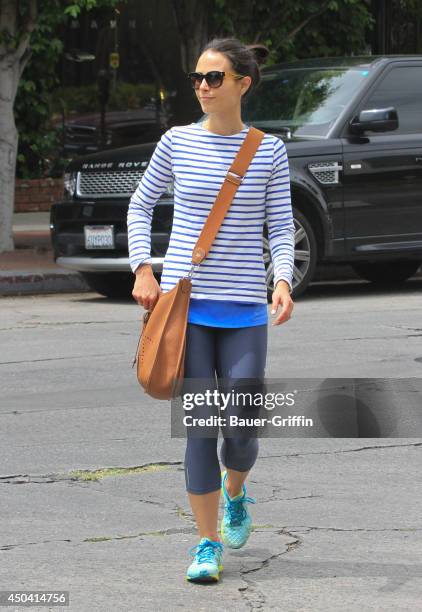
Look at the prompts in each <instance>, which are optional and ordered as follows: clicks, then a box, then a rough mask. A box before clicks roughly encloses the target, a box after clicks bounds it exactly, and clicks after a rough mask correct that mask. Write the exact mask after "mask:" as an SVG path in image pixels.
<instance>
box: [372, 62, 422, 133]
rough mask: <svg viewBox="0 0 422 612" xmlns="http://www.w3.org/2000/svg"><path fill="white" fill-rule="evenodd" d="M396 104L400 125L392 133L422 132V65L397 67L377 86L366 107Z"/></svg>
mask: <svg viewBox="0 0 422 612" xmlns="http://www.w3.org/2000/svg"><path fill="white" fill-rule="evenodd" d="M385 106H394V108H395V109H396V111H397V115H398V118H399V127H398V129H397V130H392V132H391V133H392V134H410V133H414V132H420V133H422V66H409V67H404V66H403V67H396V68H393V69H392V70H390V72H389V73H388V74H387V75H386V76H385V78H384V79H383V80H382V82H381V83H380V84H379V85H378V86H377V88H376V90H375V91H374V93H373V94H371V96H370V98H369V99H368V100H367V101H366V102H365V104H364V108H368V109H369V108H383V107H385Z"/></svg>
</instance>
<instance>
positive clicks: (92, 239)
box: [84, 225, 115, 249]
mask: <svg viewBox="0 0 422 612" xmlns="http://www.w3.org/2000/svg"><path fill="white" fill-rule="evenodd" d="M84 232H85V248H86V249H114V248H115V247H114V225H85V227H84Z"/></svg>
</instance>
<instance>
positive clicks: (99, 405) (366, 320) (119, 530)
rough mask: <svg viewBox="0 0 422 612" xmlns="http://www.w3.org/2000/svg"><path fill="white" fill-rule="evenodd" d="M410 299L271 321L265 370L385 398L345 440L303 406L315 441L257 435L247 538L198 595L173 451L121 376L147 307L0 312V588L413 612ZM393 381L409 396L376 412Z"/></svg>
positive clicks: (153, 600) (343, 288) (416, 351)
mask: <svg viewBox="0 0 422 612" xmlns="http://www.w3.org/2000/svg"><path fill="white" fill-rule="evenodd" d="M421 293H422V280H421V279H415V280H412V281H409V282H408V283H407V284H406V285H405V286H404V287H403V288H401V289H400V290H390V291H388V290H384V291H380V290H374V289H373V288H371V286H370V285H369V284H368V283H365V282H359V281H357V282H346V283H337V284H336V283H331V284H320V285H314V286H312V287H311V288H310V289H309V290H308V292H307V293H306V295H305V296H303V297H302V298H299V299H298V300H297V301H296V303H295V308H294V311H293V317H292V319H291V320H290V321H289V322H288V323H286V324H284V325H281V326H279V327H271V326H269V348H268V360H267V372H266V374H267V377H270V378H274V379H277V378H280V377H285V378H286V379H289V378H300V377H307V378H315V379H321V381H323V382H325V383H326V382H327V381H330V380H331V379H333V378H336V377H338V378H341V379H348V380H351V379H354V380H355V381H356V380H357V381H359V380H360V379H368V378H369V377H370V378H371V379H374V384H375V387H374V388H375V389H376V391H377V393H375V394H374V395H373V398H375V399H377V398H378V399H379V397H378V396H379V394H380V393H381V395H380V397H381V403H379V402H378V404H376V405H375V404H374V407H373V410H372V414H371V418H370V419H369V418H362V416H363V415H362V414H359V407H356V405H355V411H356V412H355V413H353V408H351V409H349V412H347V413H346V412H344V413H342V412H340V414H344V415H345V416H346V417H347V419H349V420H347V419H346V420H345V419H343V418H341V419H339V422H340V424H342V426H343V429H342V428H341V427H339V423H338V422H335V420H334V421H332V422H330V419H329V418H328V419H325V421H324V419H323V418H322V414H321V413H319V414H318V413H316V416H317V417H319V418H320V423H319V425H320V428H319V430H318V431H319V435H320V436H321V437H316V438H315V437H309V436H303V437H293V436H294V434H289V435H287V436H285V437H283V438H282V439H281V438H266V439H261V440H260V455H259V458H258V460H257V463H256V464H255V466H254V468H253V470H252V472H251V474H250V477H249V479H248V482H249V485H248V495H252V496H253V497H255V498H256V500H257V503H256V504H254V505H251V506H250V512H251V514H252V517H253V523H254V525H255V530H254V532H253V533H252V535H251V537H250V540H249V542H248V544H247V545H246V546H245V547H244V548H242V549H239V550H237V551H236V550H230V549H227V548H226V550H225V552H224V559H223V563H224V570H223V572H222V578H221V580H220V582H219V583H217V584H211V585H205V586H204V585H194V584H190V583H187V582H186V581H185V580H184V573H185V570H186V568H187V566H188V564H189V563H190V560H191V557H189V555H188V549H189V547H192V546H194V545H196V544H197V542H198V539H197V535H196V528H195V524H194V521H193V517H192V515H191V511H190V506H189V502H188V498H187V494H186V491H185V481H184V473H183V460H184V446H185V440H184V439H180V438H171V436H170V419H169V403H168V402H160V401H156V400H153V399H152V398H150V397H149V396H147V395H145V394H144V393H143V391H142V389H141V387H140V386H139V384H138V382H137V380H136V376H135V370H134V369H132V368H131V364H132V358H133V354H134V351H135V349H136V344H137V339H138V333H139V329H140V321H141V314H142V309H141V308H140V307H139V306H138V305H137V304H135V303H134V302H133V301H131V300H129V301H124V300H107V299H105V298H102V297H100V296H98V295H97V294H94V293H79V294H77V293H75V294H69V293H67V294H63V295H60V294H55V295H42V296H23V297H5V298H2V299H0V308H1V313H2V314H1V322H0V346H1V354H0V373H1V376H0V419H1V421H0V422H1V428H0V431H1V439H0V445H1V451H0V452H1V470H0V484H1V485H2V486H1V489H0V490H1V518H2V520H1V522H0V553H1V558H0V589H3V590H5V589H8V590H20V589H21V590H22V589H24V590H50V591H51V590H67V591H69V592H70V607H67V608H65V607H50V608H49V609H51V610H69V609H70V610H75V611H77V612H85V611H87V612H88V611H89V612H94V611H101V612H108V611H109V610H110V611H111V610H113V611H115V610H116V611H117V610H118V611H119V612H120V611H126V610H127V611H136V610H149V611H150V610H165V611H167V610H179V609H183V610H192V611H197V610H227V609H234V610H283V611H284V612H290V611H292V612H293V611H299V610H300V611H306V612H308V611H309V612H311V611H312V612H316V611H324V612H331V611H332V612H338V610H346V611H349V610H350V611H352V610H353V611H355V610H356V611H359V612H364V611H369V610H371V611H372V610H377V611H383V612H384V611H390V610H391V611H394V612H397V611H401V610H412V611H414V610H422V604H421V602H422V563H421V554H420V553H421V550H422V518H421V511H420V508H421V503H422V486H421V477H420V474H421V469H422V426H421V423H420V420H419V417H420V413H421V402H420V397H421V395H420V381H421V380H422V376H421V372H422V343H421V339H422V314H421V307H420V304H421ZM395 378H398V379H403V381H405V380H408V379H412V384H413V386H412V385H410V386H409V385H407V386H405V385H404V386H403V388H402V387H400V385H399V391H400V393H401V394H402V395H400V393H398V394H396V396H395V399H394V401H390V400H389V398H390V399H391V393H392V392H393V391H394V389H397V383H394V379H395ZM392 381H393V382H392ZM384 383H385V384H384ZM383 384H384V386H383ZM378 392H379V393H378ZM400 397H402V398H403V397H405V398H406V401H405V402H404V403H403V404H402V405H401V408H400V403H399V402H398V399H400ZM375 399H374V401H375ZM389 401H390V403H388V402H389ZM383 402H386V403H385V410H384V413H385V414H383V410H382V406H383ZM338 406H339V410H341V409H343V408H344V406H343V405H342V403H341V401H340V400H339V402H338ZM369 407H370V408H371V406H369ZM350 410H352V412H350ZM418 410H419V413H418ZM333 412H334V411H333ZM362 412H363V411H362ZM365 414H366V413H365ZM350 415H352V416H351V417H350ZM357 417H359V418H357ZM384 417H385V418H384ZM323 421H324V422H323ZM333 423H334V425H333ZM333 427H334V429H333ZM335 427H339V428H337V429H336V428H335ZM368 434H372V435H370V436H369V437H368ZM219 444H221V441H220V443H219ZM96 470H100V471H99V472H96ZM220 516H221V515H220ZM5 609H12V608H5ZM13 609H16V610H18V609H19V610H20V609H22V608H18V607H16V608H13ZM41 609H47V608H45V607H43V608H41Z"/></svg>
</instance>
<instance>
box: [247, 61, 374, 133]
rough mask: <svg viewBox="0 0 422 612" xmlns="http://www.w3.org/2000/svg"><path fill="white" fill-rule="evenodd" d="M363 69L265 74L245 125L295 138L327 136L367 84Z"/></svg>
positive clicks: (312, 69) (302, 70)
mask: <svg viewBox="0 0 422 612" xmlns="http://www.w3.org/2000/svg"><path fill="white" fill-rule="evenodd" d="M368 73H369V70H362V69H360V68H321V67H319V68H294V69H285V70H279V71H277V72H274V73H264V74H263V75H262V82H261V84H260V85H259V87H258V88H257V90H256V92H255V93H254V94H252V96H251V97H250V98H249V100H248V101H246V100H245V105H244V108H243V112H242V118H243V119H244V121H246V122H247V123H248V122H251V123H253V124H254V125H255V126H256V127H257V128H262V129H263V130H264V131H271V130H277V129H282V128H283V127H285V128H289V129H290V130H291V132H292V133H293V134H294V135H295V136H308V137H312V136H315V137H316V136H322V137H324V136H326V135H327V133H328V131H329V130H330V128H331V126H332V125H333V123H334V122H335V120H336V119H337V117H338V115H339V114H340V113H341V111H342V110H343V109H344V108H345V107H346V106H347V104H348V103H349V101H350V98H351V97H352V96H353V95H354V94H355V93H356V91H357V90H358V89H359V88H360V87H361V86H362V85H363V84H364V83H365V81H366V80H367V76H368Z"/></svg>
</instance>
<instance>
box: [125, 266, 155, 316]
mask: <svg viewBox="0 0 422 612" xmlns="http://www.w3.org/2000/svg"><path fill="white" fill-rule="evenodd" d="M135 274H136V279H135V284H134V285H133V290H132V296H133V299H134V300H136V301H137V302H138V304H139V305H140V306H143V307H144V308H145V310H152V309H153V308H154V306H155V304H156V303H157V301H158V299H159V297H160V295H161V293H162V289H161V287H160V285H159V284H158V282H157V279H156V278H155V276H154V274H153V272H152V268H151V265H150V264H141V265H140V266H138V268H137V270H136V272H135Z"/></svg>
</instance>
